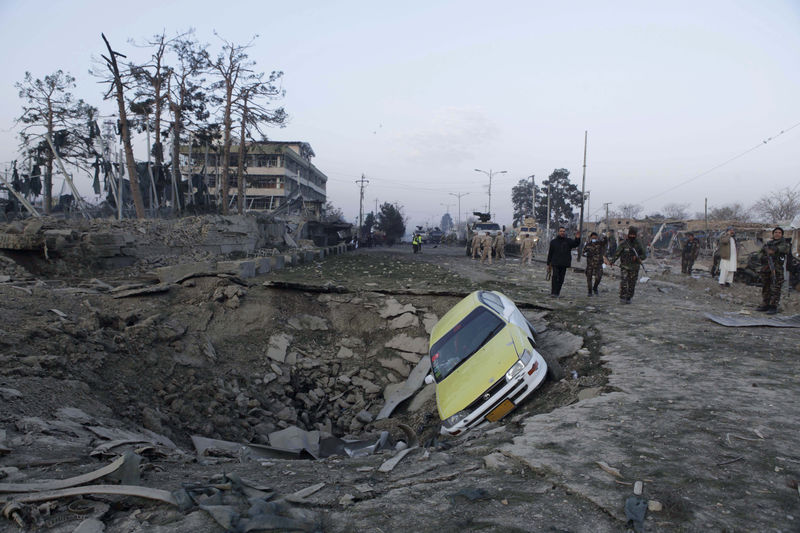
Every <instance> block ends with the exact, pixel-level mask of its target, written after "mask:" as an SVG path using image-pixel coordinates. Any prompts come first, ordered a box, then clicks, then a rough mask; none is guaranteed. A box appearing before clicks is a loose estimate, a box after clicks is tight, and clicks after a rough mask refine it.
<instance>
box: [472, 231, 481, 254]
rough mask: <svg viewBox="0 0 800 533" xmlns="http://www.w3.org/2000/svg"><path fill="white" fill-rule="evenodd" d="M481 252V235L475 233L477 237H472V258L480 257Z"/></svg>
mask: <svg viewBox="0 0 800 533" xmlns="http://www.w3.org/2000/svg"><path fill="white" fill-rule="evenodd" d="M480 250H481V234H480V233H479V232H477V231H476V232H475V235H473V236H472V258H473V259H475V258H477V257H478V252H480Z"/></svg>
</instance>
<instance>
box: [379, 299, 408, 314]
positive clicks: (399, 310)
mask: <svg viewBox="0 0 800 533" xmlns="http://www.w3.org/2000/svg"><path fill="white" fill-rule="evenodd" d="M416 311H417V310H416V308H415V307H414V306H413V305H411V304H405V305H403V304H401V303H400V302H398V301H397V300H395V299H394V298H387V299H386V302H385V303H384V307H383V308H382V309H381V310H380V312H379V314H380V316H381V318H394V317H397V316H400V315H402V314H405V313H415V312H416Z"/></svg>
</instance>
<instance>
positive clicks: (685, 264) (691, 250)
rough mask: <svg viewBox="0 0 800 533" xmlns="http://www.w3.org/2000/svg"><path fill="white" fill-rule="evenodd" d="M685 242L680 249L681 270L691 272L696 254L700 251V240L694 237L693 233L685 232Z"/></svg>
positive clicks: (686, 272)
mask: <svg viewBox="0 0 800 533" xmlns="http://www.w3.org/2000/svg"><path fill="white" fill-rule="evenodd" d="M686 237H687V238H686V244H684V245H683V250H682V251H681V272H683V273H684V274H691V273H692V267H693V266H694V262H695V260H696V259H697V254H698V253H700V242H699V241H698V240H697V239H695V238H694V233H691V232H689V233H687V234H686Z"/></svg>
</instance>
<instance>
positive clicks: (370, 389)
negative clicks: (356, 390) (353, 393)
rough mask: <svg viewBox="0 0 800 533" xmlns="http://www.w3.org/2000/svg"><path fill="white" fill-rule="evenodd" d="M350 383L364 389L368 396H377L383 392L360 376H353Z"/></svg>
mask: <svg viewBox="0 0 800 533" xmlns="http://www.w3.org/2000/svg"><path fill="white" fill-rule="evenodd" d="M350 381H351V382H352V383H353V385H355V386H357V387H361V388H362V389H364V392H366V393H367V394H375V393H378V392H380V391H381V388H380V387H379V386H377V385H376V384H375V383H373V382H372V381H370V380H368V379H364V378H362V377H360V376H353V377H351V378H350Z"/></svg>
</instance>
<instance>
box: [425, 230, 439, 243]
mask: <svg viewBox="0 0 800 533" xmlns="http://www.w3.org/2000/svg"><path fill="white" fill-rule="evenodd" d="M442 237H444V232H443V231H442V230H440V229H439V228H434V229H432V230H428V231H427V232H426V233H423V234H422V242H423V243H424V244H439V243H441V242H442Z"/></svg>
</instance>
